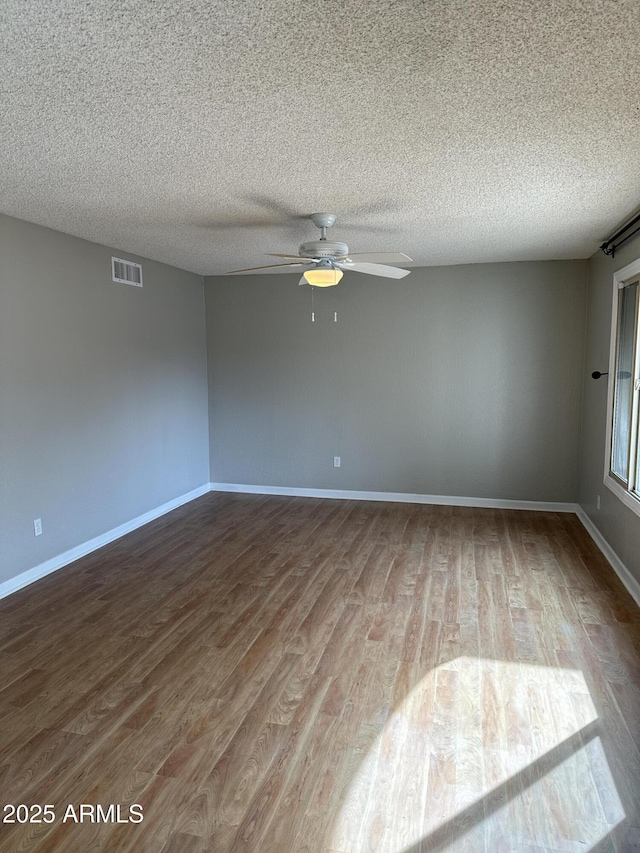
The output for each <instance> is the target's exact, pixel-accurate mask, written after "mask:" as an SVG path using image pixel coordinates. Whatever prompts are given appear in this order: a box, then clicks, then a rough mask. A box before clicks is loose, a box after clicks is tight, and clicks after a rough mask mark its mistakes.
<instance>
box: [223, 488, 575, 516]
mask: <svg viewBox="0 0 640 853" xmlns="http://www.w3.org/2000/svg"><path fill="white" fill-rule="evenodd" d="M209 486H210V488H211V491H212V492H244V493H245V494H251V495H287V496H291V497H300V498H338V499H339V500H343V501H389V502H390V503H411V504H440V505H441V506H471V507H487V508H493V509H530V510H534V511H537V512H577V509H578V504H573V503H551V502H547V501H512V500H500V499H498V498H463V497H455V496H451V495H413V494H409V493H407V492H359V491H349V490H347V489H303V488H297V487H295V486H248V485H242V484H238V483H209Z"/></svg>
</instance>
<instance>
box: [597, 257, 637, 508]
mask: <svg viewBox="0 0 640 853" xmlns="http://www.w3.org/2000/svg"><path fill="white" fill-rule="evenodd" d="M639 418H640V259H638V260H637V261H634V263H632V264H629V266H626V267H624V268H623V269H621V270H618V272H617V273H616V274H615V275H614V277H613V316H612V322H611V355H610V359H609V404H608V420H607V458H606V463H605V478H604V481H605V483H606V485H607V486H608V487H609V488H610V489H611V490H612V491H613V492H614V493H615V494H616V495H618V497H619V498H620V499H621V500H622V501H623V502H624V503H625V504H627V506H629V507H631V508H632V509H633V510H634V511H635V512H636V513H638V515H640V450H639V446H638V420H639Z"/></svg>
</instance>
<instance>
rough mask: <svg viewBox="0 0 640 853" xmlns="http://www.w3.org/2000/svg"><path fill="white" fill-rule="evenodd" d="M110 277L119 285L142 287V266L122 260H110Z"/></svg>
mask: <svg viewBox="0 0 640 853" xmlns="http://www.w3.org/2000/svg"><path fill="white" fill-rule="evenodd" d="M111 277H112V278H113V280H114V281H119V282H120V283H121V284H132V285H133V286H134V287H142V264H134V262H133V261H123V260H122V258H111Z"/></svg>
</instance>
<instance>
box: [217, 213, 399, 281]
mask: <svg viewBox="0 0 640 853" xmlns="http://www.w3.org/2000/svg"><path fill="white" fill-rule="evenodd" d="M309 219H310V220H311V221H312V222H313V224H314V225H315V226H316V227H318V228H319V229H320V239H319V240H312V241H311V242H309V243H303V244H302V245H301V246H299V248H298V254H297V255H278V254H274V253H271V252H270V253H269V256H270V257H272V258H286V259H287V260H288V261H289V263H282V264H269V265H268V266H263V267H248V268H247V269H243V270H231V271H230V272H228V273H226V275H235V274H237V273H245V272H259V271H260V270H271V269H277V268H280V269H281V270H282V271H283V272H288V271H289V270H290V271H291V272H293V271H294V269H296V268H299V267H305V266H306V267H307V269H306V270H305V271H304V272H303V274H302V278H301V279H300V281H299V282H298V284H310V285H312V286H313V287H332V286H333V285H335V284H337V283H338V282H339V281H340V279H341V278H342V276H343V273H344V272H345V271H350V270H353V272H360V273H366V274H367V275H381V276H385V277H386V278H404V277H405V275H409V273H410V272H411V270H403V269H400V268H399V267H393V266H389V264H394V263H395V264H406V263H407V262H408V261H411V258H410V257H409V256H408V255H405V254H403V253H402V252H366V253H364V254H357V255H350V254H349V247H348V246H347V244H346V243H334V242H331V241H329V240H327V228H330V227H331V226H332V225H333V223H334V222H335V221H336V217H335V215H334V214H333V213H312V214H311V216H310V217H309Z"/></svg>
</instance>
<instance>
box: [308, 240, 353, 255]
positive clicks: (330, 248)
mask: <svg viewBox="0 0 640 853" xmlns="http://www.w3.org/2000/svg"><path fill="white" fill-rule="evenodd" d="M298 254H299V255H300V256H301V257H303V258H346V256H347V255H348V254H349V247H348V246H347V244H346V243H332V242H330V241H329V240H313V241H311V242H310V243H303V244H302V245H301V246H300V248H299V249H298Z"/></svg>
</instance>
